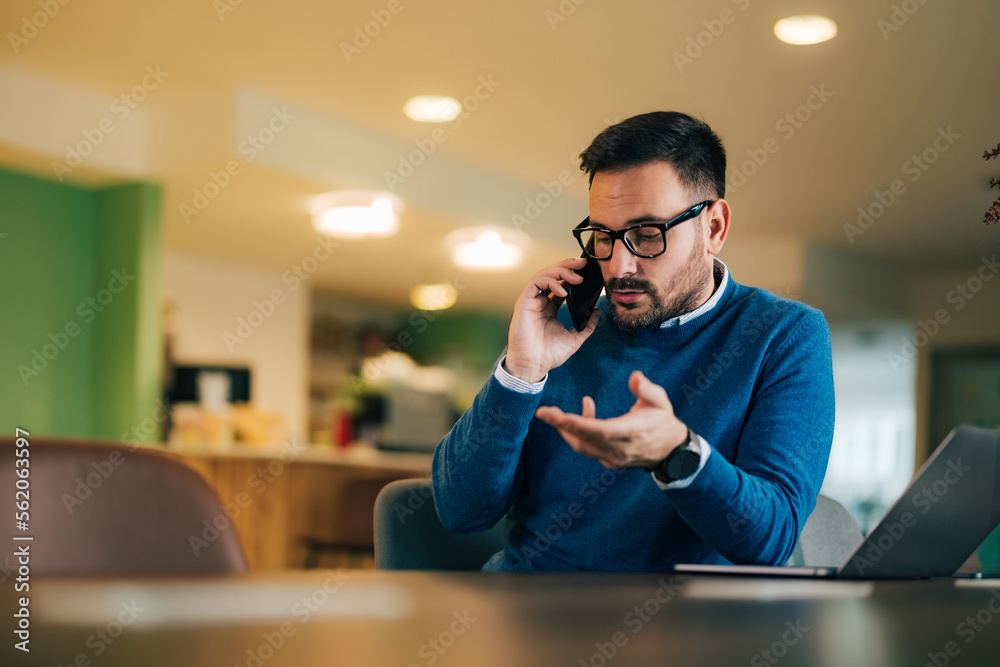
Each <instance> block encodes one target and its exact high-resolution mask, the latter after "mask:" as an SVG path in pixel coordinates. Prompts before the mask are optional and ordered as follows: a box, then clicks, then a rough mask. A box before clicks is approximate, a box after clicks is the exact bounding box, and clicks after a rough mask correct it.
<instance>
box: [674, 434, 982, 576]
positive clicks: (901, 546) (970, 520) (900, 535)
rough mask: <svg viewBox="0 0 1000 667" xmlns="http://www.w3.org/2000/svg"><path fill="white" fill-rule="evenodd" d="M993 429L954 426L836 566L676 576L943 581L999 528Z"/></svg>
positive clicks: (723, 569) (733, 568)
mask: <svg viewBox="0 0 1000 667" xmlns="http://www.w3.org/2000/svg"><path fill="white" fill-rule="evenodd" d="M998 450H1000V431H994V430H989V429H983V428H975V427H972V426H959V427H958V428H956V429H954V430H952V432H951V433H949V434H948V436H947V437H946V438H945V439H944V441H943V442H942V443H941V444H940V445H938V448H937V449H936V450H935V451H934V454H932V455H931V457H930V458H929V459H927V462H926V463H924V465H923V466H922V467H921V468H920V470H918V471H917V474H916V475H914V476H913V480H912V481H911V482H910V485H909V487H907V489H906V491H904V492H903V495H902V496H900V498H899V500H897V501H896V503H895V504H894V505H893V506H892V507H891V508H890V509H889V511H888V512H887V513H886V515H885V516H884V517H882V520H881V521H879V523H878V525H876V526H875V528H873V529H872V531H871V532H870V533H869V534H868V536H867V537H865V539H864V540H862V541H861V544H859V545H858V546H857V547H856V548H855V549H854V551H853V552H852V553H851V555H850V556H848V557H847V560H846V561H844V563H843V564H841V565H840V567H780V566H764V565H699V564H693V563H692V564H687V563H682V564H678V565H675V566H674V571H675V572H689V573H699V574H701V573H712V574H739V575H765V576H792V577H821V578H833V579H912V578H925V577H950V576H952V575H953V574H955V571H956V570H958V569H959V568H960V567H961V566H962V564H963V563H965V561H966V560H968V558H969V557H970V556H971V555H972V553H973V552H974V551H975V550H976V548H977V547H978V546H979V545H980V544H981V543H982V541H983V540H984V539H986V536H987V535H989V534H990V532H991V531H992V530H993V529H994V528H995V527H996V526H997V525H998V524H1000V451H998Z"/></svg>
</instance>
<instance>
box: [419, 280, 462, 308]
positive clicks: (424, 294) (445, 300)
mask: <svg viewBox="0 0 1000 667" xmlns="http://www.w3.org/2000/svg"><path fill="white" fill-rule="evenodd" d="M457 299H458V290H456V289H455V287H454V285H451V284H450V283H433V284H430V285H417V286H416V287H414V288H413V289H412V290H410V303H411V304H413V307H414V308H418V309H420V310H444V309H446V308H451V307H452V306H454V305H455V301H456V300H457Z"/></svg>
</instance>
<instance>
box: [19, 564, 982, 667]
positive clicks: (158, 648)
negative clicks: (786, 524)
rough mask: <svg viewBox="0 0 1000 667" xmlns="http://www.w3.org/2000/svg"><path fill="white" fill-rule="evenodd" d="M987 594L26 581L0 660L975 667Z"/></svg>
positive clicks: (799, 584) (713, 586) (607, 578)
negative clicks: (19, 633) (21, 617)
mask: <svg viewBox="0 0 1000 667" xmlns="http://www.w3.org/2000/svg"><path fill="white" fill-rule="evenodd" d="M998 586H1000V583H998V582H996V581H992V582H991V581H980V582H974V581H969V580H966V581H959V582H956V581H954V580H930V581H909V582H905V581H904V582H881V583H870V582H837V581H814V580H813V581H810V580H790V579H781V580H776V579H766V578H754V579H741V578H735V577H733V578H730V577H710V576H681V575H670V574H592V573H567V574H484V573H429V572H382V571H363V570H354V571H349V570H343V571H335V570H334V571H322V570H317V571H309V572H286V573H276V574H257V575H249V576H246V577H231V578H207V579H175V580H156V579H136V580H113V579H105V580H101V579H97V580H95V579H80V580H74V579H48V580H45V579H36V580H33V581H32V582H31V592H30V594H31V596H32V597H31V619H32V620H31V632H32V634H31V644H30V647H31V653H30V660H29V659H26V658H29V656H27V655H25V654H22V653H20V652H17V651H15V650H14V649H13V641H12V639H11V636H10V634H9V633H8V637H7V639H5V640H4V642H3V647H2V648H0V662H2V664H5V665H13V664H16V665H52V666H55V665H70V664H80V665H85V664H93V665H101V666H109V667H113V666H116V665H122V666H128V667H134V666H135V665H143V666H144V667H159V666H161V665H163V666H166V665H170V666H171V667H172V666H174V665H184V666H185V667H202V666H204V667H209V666H211V667H230V666H234V665H239V666H241V667H285V666H289V667H292V666H294V667H312V666H317V667H318V666H322V665H331V666H334V665H335V666H337V667H353V666H358V667H376V666H381V665H385V666H387V667H388V666H392V667H411V666H413V665H417V666H421V667H423V666H430V665H436V666H437V667H449V666H453V665H457V666H462V667H469V666H473V667H492V666H497V667H511V666H517V667H526V666H532V665H538V666H539V667H553V666H556V665H558V666H566V667H580V666H583V667H586V666H588V665H589V666H591V667H626V666H630V665H642V666H644V667H645V666H649V665H656V666H657V667H667V666H669V665H683V666H685V667H689V666H694V665H699V666H704V665H709V666H714V665H719V666H725V667H730V666H734V665H747V664H749V665H751V666H757V665H775V664H780V665H782V667H794V666H796V665H804V666H807V667H824V666H830V667H844V666H850V667H863V666H866V665H871V666H872V667H897V666H898V667H903V666H905V667H921V666H922V665H925V664H932V665H936V666H937V667H941V666H942V665H945V664H947V665H954V666H963V665H965V666H970V667H971V666H974V667H983V666H987V665H996V664H997V659H998V656H1000V588H998ZM14 595H15V594H14V592H13V589H12V587H10V586H5V587H4V589H3V592H2V594H0V597H6V598H8V599H7V602H12V600H10V598H13V596H14ZM5 608H10V607H5Z"/></svg>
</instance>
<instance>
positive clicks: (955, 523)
mask: <svg viewBox="0 0 1000 667" xmlns="http://www.w3.org/2000/svg"><path fill="white" fill-rule="evenodd" d="M998 448H1000V431H992V430H988V429H982V428H974V427H971V426H960V427H958V428H956V429H954V430H953V431H952V432H951V433H949V434H948V436H947V437H946V438H945V439H944V441H943V442H942V443H941V444H940V445H939V446H938V448H937V450H935V452H934V454H932V455H931V457H930V458H929V459H927V462H926V463H924V465H923V466H922V467H921V468H920V470H919V471H917V474H916V475H914V477H913V481H912V482H910V486H909V487H907V489H906V491H905V492H904V493H903V495H902V496H900V498H899V500H897V501H896V503H895V504H894V505H893V506H892V507H891V508H890V509H889V511H888V512H887V513H886V515H885V516H884V517H883V518H882V520H881V521H880V522H879V523H878V525H877V526H875V528H874V529H873V530H872V531H871V532H870V533H869V534H868V536H867V537H866V538H865V540H864V541H862V542H861V544H860V545H858V547H857V548H856V549H855V550H854V552H853V553H852V554H851V555H850V557H849V558H848V559H847V561H846V562H845V563H844V564H843V565H841V566H840V569H839V570H838V571H837V576H838V577H840V578H846V579H887V578H888V579H892V578H913V577H947V576H951V575H952V574H954V573H955V571H956V570H957V569H958V568H959V567H961V566H962V564H963V563H964V562H965V561H966V560H967V559H968V558H969V556H971V555H972V553H973V551H975V550H976V548H977V547H978V546H979V545H980V544H981V543H982V541H983V540H984V539H985V538H986V536H987V535H989V533H990V531H992V530H993V528H994V527H995V526H996V525H997V524H998V523H1000V455H998V452H997V450H998Z"/></svg>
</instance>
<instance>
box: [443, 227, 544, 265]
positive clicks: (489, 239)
mask: <svg viewBox="0 0 1000 667" xmlns="http://www.w3.org/2000/svg"><path fill="white" fill-rule="evenodd" d="M444 242H445V246H446V247H447V248H448V249H449V251H450V252H451V261H453V262H454V263H455V265H456V266H459V267H461V268H463V269H470V270H473V271H506V270H508V269H513V268H516V267H517V266H520V264H521V260H522V259H523V258H524V251H525V250H526V249H527V248H528V247H529V246H530V245H531V239H529V238H528V235H527V234H525V233H524V232H519V231H517V230H515V229H508V228H505V227H492V226H484V227H466V228H465V229H459V230H456V231H454V232H452V233H451V234H449V235H448V236H447V237H445V240H444Z"/></svg>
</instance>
